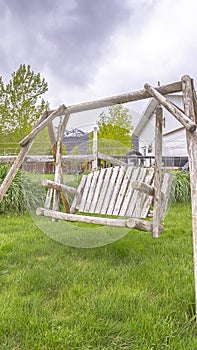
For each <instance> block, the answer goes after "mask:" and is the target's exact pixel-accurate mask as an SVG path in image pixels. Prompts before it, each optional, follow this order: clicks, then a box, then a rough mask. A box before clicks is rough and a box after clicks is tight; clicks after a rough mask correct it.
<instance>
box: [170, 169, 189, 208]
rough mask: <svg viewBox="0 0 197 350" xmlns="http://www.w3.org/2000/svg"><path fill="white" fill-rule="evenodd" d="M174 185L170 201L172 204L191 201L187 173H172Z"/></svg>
mask: <svg viewBox="0 0 197 350" xmlns="http://www.w3.org/2000/svg"><path fill="white" fill-rule="evenodd" d="M173 175H174V183H173V189H172V196H171V200H172V202H173V203H187V202H189V201H190V200H191V191H190V173H189V171H176V172H173Z"/></svg>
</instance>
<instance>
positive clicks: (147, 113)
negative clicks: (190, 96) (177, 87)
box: [133, 93, 182, 136]
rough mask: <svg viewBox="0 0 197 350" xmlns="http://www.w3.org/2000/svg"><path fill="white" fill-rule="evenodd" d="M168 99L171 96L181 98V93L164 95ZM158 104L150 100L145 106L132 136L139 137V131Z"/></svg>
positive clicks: (154, 100) (153, 99)
mask: <svg viewBox="0 0 197 350" xmlns="http://www.w3.org/2000/svg"><path fill="white" fill-rule="evenodd" d="M166 96H168V97H171V96H182V93H176V94H169V95H166ZM158 104H159V102H158V101H157V100H156V99H155V98H152V99H151V100H150V101H149V103H148V104H147V105H146V108H145V110H144V111H143V113H142V116H141V118H140V120H139V123H138V124H137V125H136V127H135V129H134V130H133V135H135V136H139V135H140V133H141V131H142V130H143V129H144V127H145V125H146V124H147V122H148V121H149V120H150V118H151V116H152V114H153V112H154V110H155V108H156V106H157V105H158Z"/></svg>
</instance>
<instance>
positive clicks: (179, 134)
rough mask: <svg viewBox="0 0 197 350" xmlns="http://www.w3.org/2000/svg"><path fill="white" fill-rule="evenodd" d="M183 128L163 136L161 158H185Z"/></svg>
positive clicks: (185, 146)
mask: <svg viewBox="0 0 197 350" xmlns="http://www.w3.org/2000/svg"><path fill="white" fill-rule="evenodd" d="M187 155H188V154H187V143H186V133H185V128H182V129H180V130H175V131H174V132H172V133H170V134H167V135H164V136H163V156H165V157H187Z"/></svg>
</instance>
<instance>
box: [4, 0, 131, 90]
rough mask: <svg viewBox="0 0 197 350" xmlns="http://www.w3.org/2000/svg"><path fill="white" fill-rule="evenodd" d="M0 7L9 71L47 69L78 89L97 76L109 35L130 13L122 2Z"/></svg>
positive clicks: (15, 0) (13, 2) (11, 1)
mask: <svg viewBox="0 0 197 350" xmlns="http://www.w3.org/2000/svg"><path fill="white" fill-rule="evenodd" d="M0 6H1V14H0V18H1V20H2V21H4V28H3V31H2V36H4V37H5V40H6V41H7V45H6V47H5V46H3V47H2V45H1V44H0V55H2V56H1V57H0V58H1V59H2V58H3V53H4V61H5V57H7V69H8V68H10V72H11V71H13V69H16V68H17V66H18V65H19V64H20V63H26V64H27V63H30V64H31V65H32V68H33V69H35V68H34V67H36V68H37V69H39V70H40V71H42V70H43V69H44V67H45V68H46V67H47V69H48V71H51V72H53V74H55V75H56V76H57V78H58V79H60V80H62V81H64V80H66V82H67V83H69V84H71V85H75V86H76V85H79V86H80V85H82V86H84V85H86V84H87V83H88V82H89V81H90V80H91V79H92V78H93V76H94V71H95V69H96V67H97V66H98V64H99V63H100V61H101V60H102V58H103V57H104V56H105V54H106V50H107V47H108V45H110V40H111V36H112V35H113V33H114V31H116V30H117V28H118V27H120V26H121V24H122V23H123V22H126V21H127V20H128V19H129V17H130V13H131V11H130V10H129V8H128V7H127V6H126V2H124V1H121V2H120V1H118V0H103V1H92V0H76V1H74V0H69V1H68V0H67V1H58V0H42V1H40V0H34V1H31V2H30V1H27V0H0ZM5 17H6V20H5ZM9 33H10V35H9ZM13 54H14V56H13Z"/></svg>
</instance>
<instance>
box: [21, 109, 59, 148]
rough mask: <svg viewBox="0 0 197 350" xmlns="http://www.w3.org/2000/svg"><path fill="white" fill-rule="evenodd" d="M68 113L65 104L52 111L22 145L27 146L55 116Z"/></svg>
mask: <svg viewBox="0 0 197 350" xmlns="http://www.w3.org/2000/svg"><path fill="white" fill-rule="evenodd" d="M65 113H66V107H65V106H64V105H62V106H60V107H59V108H57V109H56V110H55V111H53V112H52V113H50V114H49V115H48V116H47V118H46V119H45V120H43V121H42V122H40V123H39V125H37V126H36V127H35V128H34V129H33V130H32V131H31V132H30V133H29V135H27V136H26V137H25V138H24V139H23V140H22V141H21V142H20V145H21V146H22V147H23V146H25V145H26V144H27V143H28V142H29V141H30V140H31V139H33V138H34V137H35V136H36V135H37V134H38V133H39V132H40V131H41V130H43V129H44V127H45V126H47V125H48V124H49V123H50V122H51V121H52V120H53V119H54V118H55V117H58V116H59V115H63V114H65Z"/></svg>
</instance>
